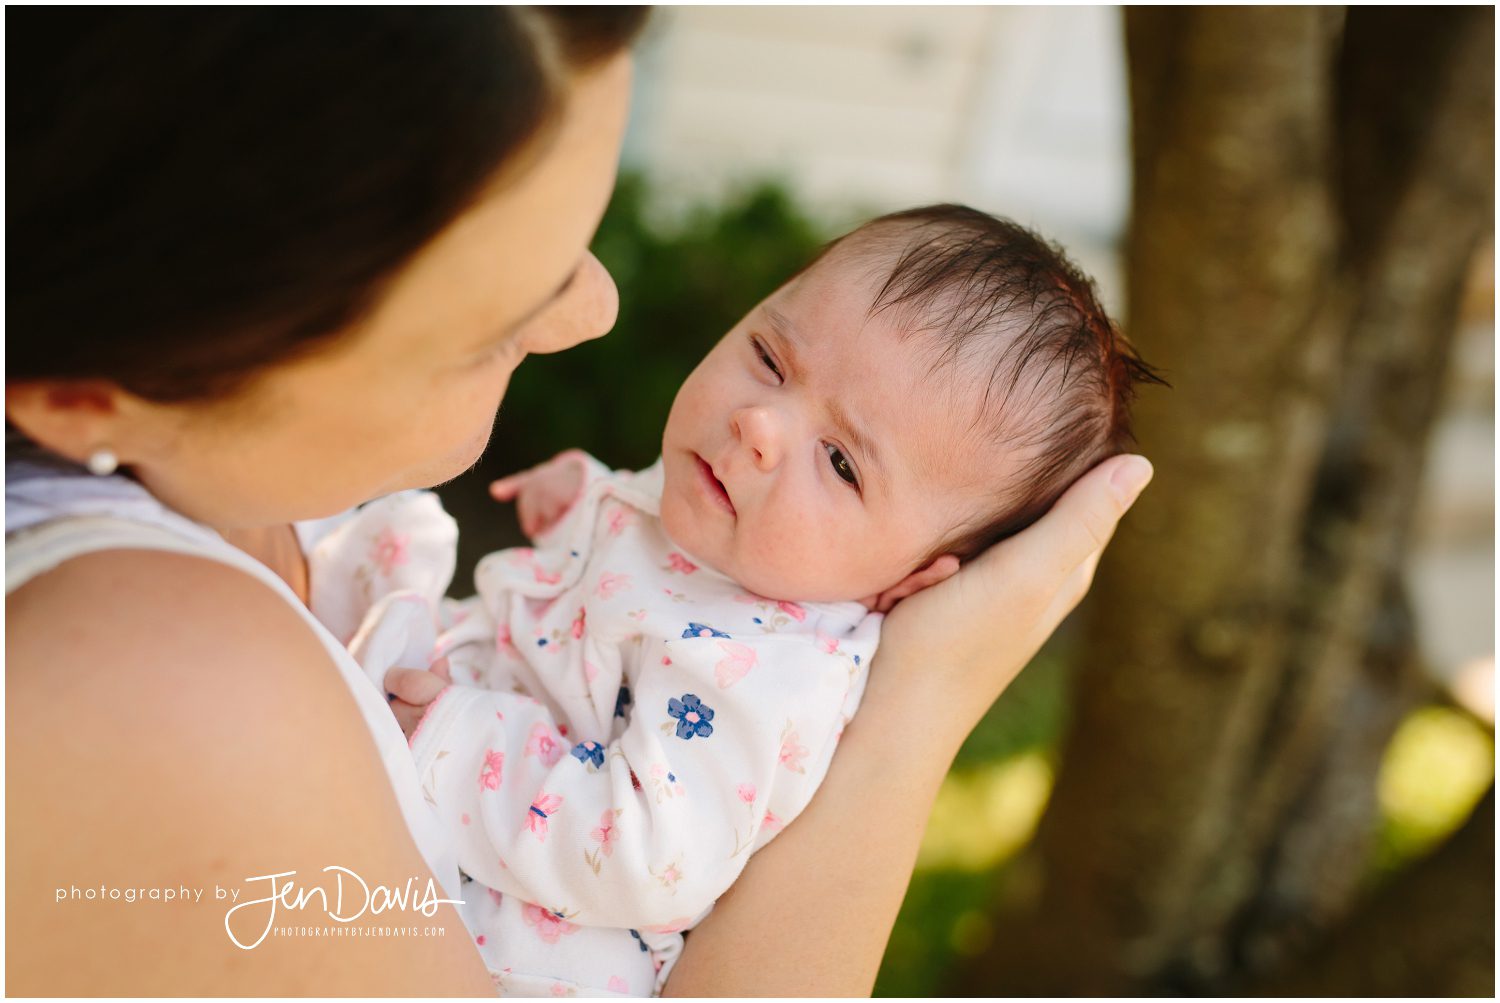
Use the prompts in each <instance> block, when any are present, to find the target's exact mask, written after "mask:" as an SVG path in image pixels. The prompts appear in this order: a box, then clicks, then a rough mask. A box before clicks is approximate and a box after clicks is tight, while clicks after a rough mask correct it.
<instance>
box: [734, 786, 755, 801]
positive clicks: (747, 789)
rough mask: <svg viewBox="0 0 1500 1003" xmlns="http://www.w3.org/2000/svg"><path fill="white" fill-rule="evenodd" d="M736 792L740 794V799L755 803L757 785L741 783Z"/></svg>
mask: <svg viewBox="0 0 1500 1003" xmlns="http://www.w3.org/2000/svg"><path fill="white" fill-rule="evenodd" d="M735 793H737V794H739V796H740V800H741V801H743V802H745V803H746V804H754V803H755V785H754V784H740V785H739V786H738V787H736V788H735Z"/></svg>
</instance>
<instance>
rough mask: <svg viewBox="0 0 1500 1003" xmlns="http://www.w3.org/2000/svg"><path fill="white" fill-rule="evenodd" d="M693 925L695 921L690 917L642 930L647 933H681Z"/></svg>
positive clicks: (668, 921)
mask: <svg viewBox="0 0 1500 1003" xmlns="http://www.w3.org/2000/svg"><path fill="white" fill-rule="evenodd" d="M692 925H693V921H692V919H691V918H690V917H688V916H678V917H677V918H676V919H669V920H667V921H666V922H665V923H660V924H657V925H656V926H643V927H641V929H642V930H645V931H646V932H647V933H681V932H682V931H684V930H686V929H687V928H688V927H689V926H692Z"/></svg>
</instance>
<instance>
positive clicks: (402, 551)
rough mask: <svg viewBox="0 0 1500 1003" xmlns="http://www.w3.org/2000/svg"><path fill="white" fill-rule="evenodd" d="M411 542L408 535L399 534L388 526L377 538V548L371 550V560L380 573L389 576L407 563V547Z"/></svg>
mask: <svg viewBox="0 0 1500 1003" xmlns="http://www.w3.org/2000/svg"><path fill="white" fill-rule="evenodd" d="M410 542H411V537H410V536H408V535H407V534H406V533H398V532H396V531H395V530H394V529H392V528H391V527H390V526H386V527H385V528H384V529H382V530H381V531H380V534H379V535H378V536H376V537H375V546H374V547H372V548H371V549H370V560H372V561H374V562H375V566H376V567H377V568H379V569H380V573H381V574H383V575H387V576H389V575H390V573H391V572H392V571H394V570H395V569H396V568H398V567H399V566H401V565H403V564H405V563H406V561H407V553H406V545H407V544H409V543H410Z"/></svg>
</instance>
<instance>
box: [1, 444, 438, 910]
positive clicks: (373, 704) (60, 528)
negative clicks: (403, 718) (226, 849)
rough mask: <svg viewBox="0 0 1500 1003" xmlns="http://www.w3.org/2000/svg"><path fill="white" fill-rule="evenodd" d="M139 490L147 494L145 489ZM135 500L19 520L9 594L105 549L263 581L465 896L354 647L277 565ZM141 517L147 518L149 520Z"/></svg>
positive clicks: (396, 732)
mask: <svg viewBox="0 0 1500 1003" xmlns="http://www.w3.org/2000/svg"><path fill="white" fill-rule="evenodd" d="M11 474H12V468H11V467H10V466H9V465H7V469H6V480H7V484H6V503H7V504H6V507H7V516H8V517H9V516H10V515H11V514H12V513H11V508H12V502H13V501H16V500H17V498H16V497H15V496H14V495H13V494H12V488H13V487H14V486H15V485H14V484H13V482H12V480H11ZM101 480H108V478H105V479H101ZM95 484H97V482H95ZM79 486H80V487H84V488H90V487H93V486H94V485H91V484H90V483H89V482H88V481H81V482H79ZM136 490H137V491H140V489H139V488H138V486H136ZM47 493H48V494H49V495H50V496H51V497H49V498H48V502H49V503H51V502H53V501H54V499H56V500H57V501H59V502H61V499H62V498H63V497H65V496H66V495H69V494H72V492H70V491H66V490H64V491H56V492H54V491H50V490H49V491H48V492H47ZM140 493H144V492H143V491H140ZM147 497H149V495H148V496H147ZM127 500H129V501H130V502H131V503H132V505H127V506H123V507H125V508H127V509H132V508H133V510H131V511H130V515H131V518H120V517H117V516H113V515H110V514H107V512H103V513H101V511H100V510H101V508H107V506H100V505H99V504H97V498H93V499H90V500H89V502H88V503H87V504H80V505H76V506H70V505H68V504H67V503H66V502H61V503H60V504H57V505H56V508H55V510H54V511H53V512H51V513H48V514H53V515H55V516H56V518H51V519H38V518H37V516H38V515H40V514H41V513H37V512H32V513H30V514H29V515H28V517H27V518H25V519H21V520H17V521H18V522H21V523H23V525H20V526H16V525H15V523H12V526H15V528H11V527H7V529H8V532H7V534H6V537H5V591H6V594H7V595H9V594H10V593H11V592H13V591H15V590H16V589H18V588H20V587H21V586H22V585H24V584H26V583H27V582H28V581H30V580H31V579H33V578H36V577H37V576H39V575H42V574H45V573H46V572H48V571H51V570H52V569H53V568H56V567H57V566H58V565H60V564H62V563H63V562H65V561H68V560H71V559H73V558H75V557H80V556H82V555H84V554H90V553H96V552H99V551H105V550H163V551H171V552H174V553H180V554H189V555H193V556H197V557H202V558H205V559H208V560H215V561H219V562H220V563H223V564H229V565H232V566H234V567H236V568H239V569H240V570H241V571H244V572H245V573H247V574H249V575H251V576H252V577H254V578H256V579H258V580H260V581H261V582H263V583H264V584H265V585H266V586H267V587H268V588H270V589H271V590H272V591H274V592H275V593H276V594H277V595H279V596H281V597H282V598H283V599H285V600H286V601H287V602H288V603H289V604H290V605H291V606H292V608H293V609H295V610H296V611H297V613H298V614H299V615H300V616H301V617H302V619H303V620H304V621H305V622H306V623H307V624H308V626H309V627H310V628H311V629H312V631H313V633H314V634H315V635H316V636H317V637H318V639H319V640H320V641H321V642H322V643H323V646H324V648H326V649H327V651H328V654H329V657H330V658H331V659H332V661H333V663H334V665H336V666H337V667H338V671H339V674H340V675H341V676H342V677H343V679H344V682H345V684H346V685H347V686H348V688H349V691H350V693H351V694H352V695H353V697H354V702H355V704H356V705H357V706H358V707H359V710H360V713H361V715H362V716H363V717H364V720H365V724H366V726H367V727H368V728H369V729H370V733H371V736H372V738H373V739H374V740H375V746H376V748H377V750H378V751H379V753H380V759H381V762H382V764H383V765H384V767H385V770H386V773H387V775H388V776H389V778H390V782H391V787H392V790H393V791H394V793H395V795H396V801H397V803H398V804H399V805H400V808H401V814H402V817H403V818H404V819H405V821H406V825H407V828H408V829H409V830H410V831H411V835H412V839H413V840H414V841H415V842H416V844H417V848H418V850H420V851H421V853H422V857H423V859H425V860H426V862H427V866H428V867H429V868H430V869H431V871H432V873H433V875H434V876H435V877H436V878H437V879H438V881H439V882H440V883H441V884H442V886H443V888H444V890H445V893H446V897H447V898H455V899H456V898H459V897H460V896H459V894H458V892H459V882H458V865H457V859H456V857H455V856H454V854H453V852H452V850H451V849H450V848H449V845H448V841H447V839H446V837H445V836H444V834H443V830H442V828H441V826H440V825H439V823H438V820H437V817H436V814H435V813H434V811H433V810H432V807H431V805H430V804H429V803H428V802H427V800H426V797H425V796H424V794H423V792H422V785H421V782H420V780H419V778H418V777H417V772H416V766H415V765H414V764H413V762H412V758H411V754H410V752H409V749H408V746H407V743H406V739H405V736H403V735H402V733H401V729H400V727H399V726H398V725H397V724H396V719H395V717H394V716H393V715H392V714H391V712H390V708H389V707H388V706H387V704H386V702H385V700H384V699H383V698H382V697H381V695H380V694H379V693H378V692H376V690H375V688H374V687H372V686H371V685H370V683H369V680H368V679H367V677H366V676H365V673H364V671H363V670H362V669H361V668H360V666H359V664H358V663H357V662H355V660H354V659H353V657H352V656H351V655H350V654H349V652H348V650H347V649H345V648H344V646H343V645H342V644H340V643H339V641H338V640H337V639H336V638H335V637H334V636H333V635H332V634H331V633H329V631H328V629H327V628H326V627H324V626H323V624H322V623H320V622H319V621H318V619H317V618H316V617H314V616H313V615H312V613H311V612H310V611H309V610H308V609H307V607H306V606H305V605H303V603H302V602H301V601H300V600H299V599H298V598H297V596H296V594H295V593H294V592H293V591H292V590H291V589H290V588H289V587H288V586H287V584H286V583H285V582H283V581H282V580H281V579H280V578H279V577H278V576H277V575H276V574H275V572H273V571H271V569H270V568H267V567H266V566H265V565H263V564H261V563H260V562H259V561H256V560H255V559H254V558H252V557H251V556H250V555H248V554H246V553H245V552H244V551H241V550H239V549H238V548H236V547H234V546H232V545H231V544H229V543H227V542H226V541H224V540H223V538H222V537H220V536H219V535H218V534H216V533H214V532H213V531H211V530H209V529H207V528H206V527H203V526H199V525H198V524H196V523H193V522H191V521H190V520H187V519H184V518H183V517H181V516H178V515H176V514H175V513H172V512H170V511H168V510H167V509H165V507H161V508H160V511H159V513H150V512H143V511H141V510H140V509H139V508H138V507H134V506H135V505H136V504H138V502H139V498H138V497H135V496H134V493H129V494H128V495H127ZM152 500H153V501H154V499H152ZM157 505H158V506H159V505H160V503H157ZM48 507H49V508H51V507H52V505H51V504H49V505H48ZM70 508H72V509H73V511H72V512H69V511H68V509H70ZM140 517H145V518H144V520H142V519H141V518H140ZM350 838H351V839H359V838H360V834H358V833H351V834H350ZM329 863H331V864H332V863H337V861H329Z"/></svg>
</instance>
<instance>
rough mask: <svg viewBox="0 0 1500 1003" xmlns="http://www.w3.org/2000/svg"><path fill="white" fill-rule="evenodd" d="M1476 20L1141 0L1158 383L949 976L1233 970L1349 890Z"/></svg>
mask: <svg viewBox="0 0 1500 1003" xmlns="http://www.w3.org/2000/svg"><path fill="white" fill-rule="evenodd" d="M1493 17H1494V13H1493V9H1481V8H1465V9H1439V8H1420V9H1405V10H1396V9H1381V10H1364V9H1356V10H1354V11H1351V12H1350V13H1349V14H1348V15H1347V17H1346V16H1345V15H1343V14H1342V12H1339V11H1336V10H1335V11H1330V10H1328V9H1306V8H1302V9H1286V8H1211V9H1185V8H1174V9H1134V8H1133V9H1130V10H1129V11H1128V12H1127V14H1126V37H1127V47H1128V50H1129V57H1130V73H1131V90H1132V103H1133V107H1134V113H1135V121H1134V124H1133V142H1134V162H1135V192H1134V209H1135V212H1134V219H1133V225H1132V234H1131V238H1130V243H1129V249H1128V253H1129V261H1128V270H1129V271H1128V292H1129V302H1130V318H1129V325H1128V327H1129V331H1130V334H1131V336H1132V338H1133V340H1134V341H1135V342H1136V344H1137V345H1139V346H1140V347H1141V349H1142V350H1143V352H1144V354H1145V355H1146V357H1147V358H1148V359H1151V360H1152V361H1153V362H1155V363H1156V364H1158V365H1160V366H1163V367H1164V368H1165V369H1166V370H1167V375H1168V378H1169V379H1171V380H1172V381H1173V383H1174V387H1175V388H1174V389H1173V390H1172V391H1171V392H1170V393H1152V394H1147V395H1146V396H1145V397H1144V399H1143V400H1142V403H1141V406H1140V407H1139V409H1138V411H1137V419H1136V428H1137V432H1138V435H1139V438H1140V441H1141V443H1142V447H1143V451H1144V452H1145V453H1146V454H1147V455H1149V456H1150V457H1151V458H1152V460H1153V462H1154V463H1155V465H1156V469H1157V475H1156V480H1155V483H1154V484H1153V486H1152V488H1151V490H1150V491H1149V492H1148V493H1147V494H1146V496H1145V497H1144V498H1143V500H1142V503H1141V504H1140V505H1139V506H1137V509H1136V510H1135V511H1133V512H1132V513H1131V516H1130V518H1129V519H1128V520H1127V521H1126V524H1125V526H1124V527H1123V528H1122V530H1121V531H1120V533H1119V534H1118V535H1117V537H1116V541H1115V543H1114V544H1113V545H1112V547H1111V550H1110V553H1109V554H1108V555H1107V557H1106V559H1105V562H1104V563H1103V565H1101V568H1100V571H1099V575H1098V578H1097V583H1096V585H1095V590H1094V599H1093V601H1092V605H1091V607H1090V614H1091V616H1090V620H1089V639H1088V641H1087V643H1086V644H1085V646H1084V651H1083V653H1082V655H1081V665H1080V668H1079V671H1078V673H1077V676H1076V680H1077V682H1076V687H1077V689H1076V694H1075V699H1074V716H1073V726H1072V729H1071V733H1070V735H1069V737H1068V739H1067V741H1066V743H1065V745H1064V748H1063V751H1062V764H1061V768H1060V771H1059V776H1058V782H1057V785H1056V788H1055V790H1054V794H1053V798H1052V802H1051V804H1050V805H1049V807H1048V811H1047V814H1046V816H1045V817H1044V819H1043V822H1042V825H1041V827H1040V829H1039V831H1038V835H1037V839H1036V841H1035V843H1034V847H1033V853H1032V856H1031V860H1030V861H1028V865H1027V866H1030V867H1033V868H1035V869H1036V870H1037V871H1038V872H1039V875H1040V878H1039V880H1038V881H1036V882H1033V883H1032V884H1031V886H1030V887H1031V888H1032V889H1033V893H1032V894H1031V895H1030V896H1029V898H1027V899H1025V900H1015V899H1014V897H1013V899H1012V901H1009V902H1007V903H1006V904H1005V910H1004V912H1003V913H1002V916H1001V922H1000V929H999V932H998V933H997V936H996V938H995V942H996V944H997V945H999V946H997V948H996V950H995V951H994V952H993V953H992V954H991V955H990V956H989V957H986V958H983V959H980V960H979V961H977V962H976V963H975V964H974V965H973V966H972V967H970V968H969V969H968V970H967V971H965V972H964V973H963V975H962V977H961V979H960V981H959V982H957V983H956V985H955V988H956V989H957V991H959V992H962V993H964V994H981V993H996V994H1008V995H1013V994H1050V993H1070V994H1078V993H1088V994H1101V995H1107V994H1122V993H1191V992H1203V993H1217V992H1225V991H1229V990H1230V989H1232V988H1234V987H1236V986H1243V985H1246V984H1251V983H1252V982H1254V981H1259V980H1263V979H1265V978H1267V977H1269V975H1270V973H1273V972H1277V971H1287V970H1289V969H1290V967H1291V966H1294V965H1296V964H1298V963H1300V962H1301V961H1302V960H1303V959H1304V958H1305V957H1306V956H1307V955H1308V953H1309V952H1310V951H1313V950H1315V949H1316V945H1318V944H1320V943H1323V942H1324V937H1325V933H1326V931H1327V930H1329V929H1330V928H1332V927H1334V926H1335V925H1336V924H1338V923H1339V922H1340V921H1342V920H1343V919H1344V918H1345V917H1346V916H1347V914H1348V913H1349V911H1350V909H1351V907H1352V905H1353V903H1354V901H1355V898H1356V893H1357V891H1358V889H1359V887H1360V883H1361V880H1362V878H1363V876H1364V874H1365V867H1366V861H1367V859H1368V850H1369V841H1370V839H1371V837H1372V834H1373V832H1374V822H1375V815H1376V804H1375V797H1374V792H1375V775H1376V771H1377V769H1378V766H1379V760H1380V754H1381V752H1382V750H1383V749H1384V747H1385V745H1386V743H1387V741H1388V740H1389V737H1390V735H1391V733H1392V731H1393V730H1394V728H1395V725H1396V723H1397V722H1398V721H1399V720H1400V718H1401V716H1402V715H1403V714H1404V713H1405V712H1406V711H1407V710H1409V709H1410V708H1411V707H1412V706H1413V705H1414V704H1415V703H1416V702H1417V701H1418V700H1419V699H1420V698H1421V696H1422V693H1423V684H1422V682H1421V674H1420V673H1419V672H1418V671H1417V668H1418V666H1417V655H1416V645H1415V638H1414V636H1413V628H1412V624H1411V618H1410V615H1409V613H1408V611H1407V607H1406V603H1405V600H1404V590H1403V587H1402V578H1401V568H1402V564H1403V558H1404V557H1405V551H1406V541H1407V537H1408V533H1409V527H1410V523H1411V516H1412V511H1413V506H1414V503H1415V499H1416V491H1417V487H1418V485H1419V483H1420V479H1421V472H1422V460H1423V455H1424V451H1425V446H1426V442H1427V440H1428V435H1429V432H1430V430H1431V425H1432V423H1433V420H1434V416H1435V415H1436V413H1437V404H1438V400H1439V390H1440V387H1441V385H1442V382H1443V377H1444V374H1445V366H1446V360H1447V358H1448V355H1449V354H1450V353H1449V347H1450V345H1451V340H1452V335H1453V331H1454V328H1455V320H1456V312H1457V305H1458V301H1459V295H1460V292H1461V288H1462V280H1463V277H1464V274H1465V268H1466V265H1467V263H1468V261H1469V260H1470V258H1471V256H1472V254H1473V252H1474V249H1475V247H1476V245H1477V244H1478V242H1479V240H1480V239H1481V238H1482V237H1483V235H1484V234H1485V232H1486V231H1487V230H1488V227H1489V219H1490V217H1491V215H1492V212H1493V191H1492V180H1493V174H1494V166H1493V163H1494V152H1493V119H1494V103H1493V79H1494V77H1493V73H1494V70H1493V65H1494V50H1493V37H1494V28H1493ZM1490 832H1491V841H1492V834H1493V829H1492V828H1491V830H1490ZM1470 838H1479V837H1470ZM1486 887H1491V886H1490V885H1487V886H1486Z"/></svg>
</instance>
